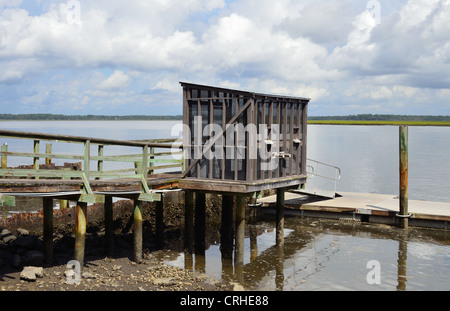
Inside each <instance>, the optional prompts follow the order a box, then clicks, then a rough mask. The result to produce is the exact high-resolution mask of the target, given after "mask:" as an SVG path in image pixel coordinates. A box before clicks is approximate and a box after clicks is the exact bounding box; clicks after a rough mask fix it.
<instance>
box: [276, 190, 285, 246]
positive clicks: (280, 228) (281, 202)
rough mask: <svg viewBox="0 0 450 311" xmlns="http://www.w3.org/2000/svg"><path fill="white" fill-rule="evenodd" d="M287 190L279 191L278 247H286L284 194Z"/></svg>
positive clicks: (277, 214)
mask: <svg viewBox="0 0 450 311" xmlns="http://www.w3.org/2000/svg"><path fill="white" fill-rule="evenodd" d="M285 191H286V189H284V188H279V189H277V211H276V245H277V246H283V245H284V193H285Z"/></svg>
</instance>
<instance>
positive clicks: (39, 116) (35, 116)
mask: <svg viewBox="0 0 450 311" xmlns="http://www.w3.org/2000/svg"><path fill="white" fill-rule="evenodd" d="M0 120H27V121H28V120H29V121H53V120H63V121H64V120H73V121H84V120H183V116H182V115H174V116H145V115H129V116H107V115H92V114H89V115H65V114H49V113H26V114H7V113H3V114H0Z"/></svg>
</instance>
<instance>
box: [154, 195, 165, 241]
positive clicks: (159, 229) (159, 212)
mask: <svg viewBox="0 0 450 311" xmlns="http://www.w3.org/2000/svg"><path fill="white" fill-rule="evenodd" d="M155 216H156V220H155V222H156V247H157V248H158V249H162V248H163V247H164V195H163V194H162V195H161V201H157V202H156V211H155Z"/></svg>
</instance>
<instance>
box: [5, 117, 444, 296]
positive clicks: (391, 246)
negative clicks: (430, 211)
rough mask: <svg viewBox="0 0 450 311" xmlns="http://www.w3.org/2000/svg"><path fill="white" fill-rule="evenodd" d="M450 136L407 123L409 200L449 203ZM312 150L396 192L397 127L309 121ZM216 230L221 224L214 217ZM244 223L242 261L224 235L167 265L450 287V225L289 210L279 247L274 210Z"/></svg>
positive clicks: (76, 129) (157, 127) (369, 285)
mask: <svg viewBox="0 0 450 311" xmlns="http://www.w3.org/2000/svg"><path fill="white" fill-rule="evenodd" d="M177 124H181V122H180V121H51V122H44V121H8V122H0V128H1V129H8V130H19V131H32V132H42V133H54V134H66V135H78V136H91V137H99V138H114V139H146V138H170V137H172V136H171V130H172V129H173V126H174V125H177ZM449 137H450V127H409V198H410V199H415V200H429V201H442V202H450V178H449V176H450V161H448V155H449V154H450V142H449V140H448V138H449ZM5 142H7V143H8V145H9V147H10V148H11V149H10V150H13V149H14V150H15V151H18V149H19V150H20V151H24V150H28V151H26V152H30V151H31V150H32V145H26V143H25V142H19V143H17V141H11V140H5V139H3V138H0V144H3V143H5ZM14 144H19V145H14ZM13 147H14V148H13ZM308 158H311V159H314V160H318V161H321V162H325V163H329V164H332V165H336V166H338V167H340V169H341V172H342V173H341V179H340V180H339V182H338V184H337V191H350V192H366V193H369V192H373V193H384V194H396V193H398V161H399V159H398V127H396V126H332V125H309V126H308ZM9 161H10V160H9V159H8V165H9V166H14V165H15V163H13V162H9ZM11 161H12V160H11ZM18 164H31V163H18ZM215 230H217V232H219V231H218V230H219V228H218V226H216V229H215ZM246 232H247V234H246V239H245V246H246V247H245V254H244V268H243V269H239V268H238V267H235V266H234V265H233V261H232V260H231V261H229V260H228V259H223V258H222V253H221V248H220V238H217V239H213V240H211V241H208V248H207V249H206V251H205V253H204V254H201V255H195V254H194V255H191V254H184V253H183V252H182V251H180V250H179V249H178V248H177V247H172V248H167V249H166V250H164V252H162V253H161V256H162V259H163V260H164V261H165V262H166V263H168V264H171V265H176V266H179V267H182V268H186V269H193V270H198V271H199V272H205V273H206V274H208V275H211V276H213V277H215V278H217V279H222V278H226V279H233V280H235V281H237V282H240V283H241V284H243V285H244V286H245V287H246V288H247V289H250V290H289V291H291V290H424V289H426V290H450V247H449V244H450V234H449V233H448V232H443V231H437V230H424V229H410V230H409V231H408V233H407V234H405V233H404V232H403V231H402V230H400V229H397V228H392V227H385V226H374V225H364V224H358V223H342V222H336V221H329V220H324V219H320V220H318V219H300V218H287V219H286V222H285V236H286V237H285V247H284V249H283V251H282V252H280V251H279V250H278V249H277V248H275V247H274V243H275V231H274V220H273V219H270V218H266V219H259V220H258V221H257V222H255V223H253V224H250V223H249V224H248V225H247V230H246ZM191 256H194V258H191Z"/></svg>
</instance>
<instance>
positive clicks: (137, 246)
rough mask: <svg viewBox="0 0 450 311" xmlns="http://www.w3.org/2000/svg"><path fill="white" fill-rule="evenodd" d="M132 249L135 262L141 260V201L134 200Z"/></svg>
mask: <svg viewBox="0 0 450 311" xmlns="http://www.w3.org/2000/svg"><path fill="white" fill-rule="evenodd" d="M133 221H134V222H133V224H134V226H133V234H134V240H133V251H134V261H135V262H136V263H141V262H142V201H139V200H137V199H135V200H134V213H133Z"/></svg>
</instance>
